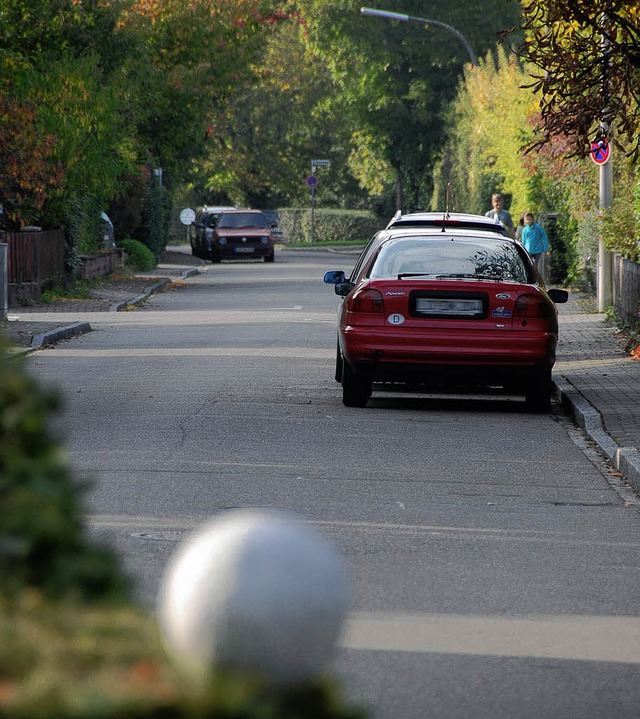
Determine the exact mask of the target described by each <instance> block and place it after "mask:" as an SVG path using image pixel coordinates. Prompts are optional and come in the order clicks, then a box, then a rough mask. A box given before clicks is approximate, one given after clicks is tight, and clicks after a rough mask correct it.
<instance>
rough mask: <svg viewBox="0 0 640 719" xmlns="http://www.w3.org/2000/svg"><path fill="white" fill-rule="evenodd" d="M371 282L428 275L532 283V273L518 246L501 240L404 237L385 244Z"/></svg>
mask: <svg viewBox="0 0 640 719" xmlns="http://www.w3.org/2000/svg"><path fill="white" fill-rule="evenodd" d="M368 275H369V277H370V278H371V279H391V278H397V277H398V276H402V275H405V276H414V277H416V276H417V277H420V276H424V277H425V278H426V279H428V278H431V279H434V278H436V279H447V278H454V279H455V278H456V277H460V278H466V277H468V278H476V279H495V280H501V281H504V282H528V281H530V280H529V271H528V269H527V266H526V265H525V262H524V260H523V258H522V257H521V255H520V254H519V252H518V250H517V248H516V246H515V245H514V244H513V243H512V242H510V241H502V240H500V239H499V238H495V239H493V238H492V239H490V240H485V239H483V238H474V237H456V236H452V235H447V236H446V238H440V237H437V238H436V237H403V238H399V239H394V240H390V241H389V242H385V243H384V244H383V245H382V246H381V248H380V251H379V252H378V255H377V257H376V258H375V260H374V262H373V263H372V265H371V267H370V269H369V273H368Z"/></svg>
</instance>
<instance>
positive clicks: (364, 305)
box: [347, 289, 384, 314]
mask: <svg viewBox="0 0 640 719" xmlns="http://www.w3.org/2000/svg"><path fill="white" fill-rule="evenodd" d="M347 310H348V311H349V312H368V313H374V314H378V313H384V300H383V299H382V293H381V292H379V291H378V290H372V289H363V290H358V291H357V292H355V293H354V294H353V295H351V297H348V298H347Z"/></svg>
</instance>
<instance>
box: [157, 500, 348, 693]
mask: <svg viewBox="0 0 640 719" xmlns="http://www.w3.org/2000/svg"><path fill="white" fill-rule="evenodd" d="M347 605H348V590H347V580H346V572H345V567H344V563H343V560H342V557H341V555H340V553H339V552H338V550H337V548H336V547H335V546H334V545H333V544H332V543H331V542H330V541H329V540H328V539H326V538H325V537H324V536H323V535H322V534H320V532H318V531H317V530H316V529H314V528H313V527H311V526H310V525H308V524H306V523H304V522H303V521H301V520H300V519H299V518H297V517H295V516H293V515H288V514H284V513H279V512H269V511H257V510H256V511H253V510H235V511H231V512H228V513H226V514H224V515H221V516H220V517H219V518H216V519H214V520H213V521H212V522H210V523H208V524H206V525H205V526H204V527H203V528H202V529H201V530H200V531H198V532H197V533H196V534H195V535H194V536H193V537H191V538H190V539H188V540H187V541H186V542H185V544H184V545H183V546H182V547H181V548H180V549H179V550H178V551H177V553H176V555H175V556H174V558H173V559H172V560H171V561H170V563H169V566H168V568H167V570H166V572H165V574H164V577H163V581H162V585H161V588H160V594H159V599H158V618H159V623H160V628H161V631H162V635H163V638H164V642H165V646H166V648H167V652H168V654H169V655H170V656H171V657H172V658H173V659H174V660H175V661H176V663H177V664H178V666H179V668H181V669H182V670H183V671H185V673H186V674H187V675H189V676H191V677H192V678H196V679H199V680H205V679H206V677H207V676H208V675H209V674H210V672H211V671H212V670H214V669H216V668H224V669H228V670H231V671H235V672H240V673H247V674H254V673H255V674H260V675H262V676H263V677H265V678H266V679H267V680H268V681H271V682H273V683H276V684H286V683H292V682H297V681H303V680H305V679H310V678H313V677H315V676H318V675H319V674H321V673H322V671H323V669H324V668H325V667H326V665H327V664H328V663H329V661H330V660H331V659H332V658H333V656H334V654H335V652H336V645H337V641H338V638H339V635H340V630H341V626H342V622H343V621H344V618H345V615H346V611H347Z"/></svg>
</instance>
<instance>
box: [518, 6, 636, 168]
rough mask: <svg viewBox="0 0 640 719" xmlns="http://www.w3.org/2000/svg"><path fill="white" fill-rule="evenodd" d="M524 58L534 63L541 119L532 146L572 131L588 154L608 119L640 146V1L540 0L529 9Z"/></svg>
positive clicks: (576, 147)
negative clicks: (599, 130) (639, 132)
mask: <svg viewBox="0 0 640 719" xmlns="http://www.w3.org/2000/svg"><path fill="white" fill-rule="evenodd" d="M522 17H523V28H524V30H525V33H526V36H525V41H524V43H523V44H522V48H521V51H522V56H523V57H524V59H525V60H526V61H527V62H528V63H530V64H531V66H533V67H534V72H533V73H532V76H533V82H532V83H531V87H532V88H533V90H534V91H535V92H536V93H539V95H540V98H541V117H542V125H541V128H540V132H539V133H538V135H537V137H536V138H534V139H533V141H532V143H531V147H532V148H535V147H540V146H542V145H543V144H545V143H546V142H547V141H548V140H549V138H551V137H555V136H563V135H564V136H566V137H569V138H571V140H572V151H573V152H574V153H577V154H579V155H582V156H584V155H586V154H588V152H589V148H590V144H591V141H592V140H593V139H594V137H595V136H596V134H597V132H598V129H599V126H600V124H601V123H607V124H609V125H612V126H615V129H616V132H617V133H619V134H620V135H621V136H623V137H624V138H626V141H627V142H628V143H630V144H631V145H632V147H633V148H634V150H635V153H636V154H637V153H638V152H640V134H638V127H639V126H640V6H639V5H638V3H637V2H625V1H624V0H546V2H544V3H542V2H538V1H537V0H531V1H527V2H525V3H524V4H523V9H522Z"/></svg>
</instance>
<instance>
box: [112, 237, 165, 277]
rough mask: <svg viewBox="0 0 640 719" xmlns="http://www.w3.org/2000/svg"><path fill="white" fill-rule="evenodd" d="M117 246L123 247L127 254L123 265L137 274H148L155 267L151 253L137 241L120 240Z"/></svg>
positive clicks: (153, 256) (154, 260) (154, 259)
mask: <svg viewBox="0 0 640 719" xmlns="http://www.w3.org/2000/svg"><path fill="white" fill-rule="evenodd" d="M118 245H119V246H120V247H124V250H125V252H126V253H127V259H126V261H125V264H126V265H127V267H130V268H131V269H133V270H136V271H138V272H149V270H152V269H153V268H154V267H155V266H156V264H157V263H156V258H155V255H154V254H153V252H151V250H150V249H149V248H148V247H147V246H146V245H143V244H142V242H138V240H122V242H119V243H118Z"/></svg>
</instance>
